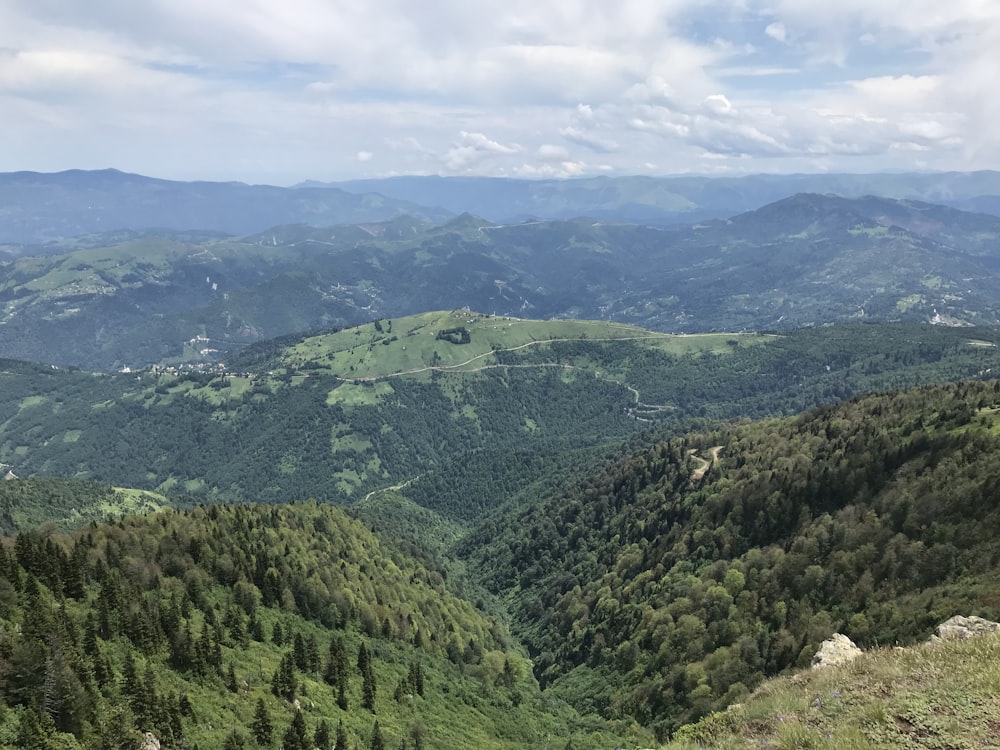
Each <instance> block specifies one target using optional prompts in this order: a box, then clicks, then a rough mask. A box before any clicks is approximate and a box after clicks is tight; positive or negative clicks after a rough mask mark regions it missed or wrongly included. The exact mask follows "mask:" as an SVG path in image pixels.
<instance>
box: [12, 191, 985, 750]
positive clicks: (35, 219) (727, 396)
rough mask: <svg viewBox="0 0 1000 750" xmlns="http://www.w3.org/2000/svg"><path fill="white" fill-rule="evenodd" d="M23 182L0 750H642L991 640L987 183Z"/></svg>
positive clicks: (886, 727) (875, 731)
mask: <svg viewBox="0 0 1000 750" xmlns="http://www.w3.org/2000/svg"><path fill="white" fill-rule="evenodd" d="M6 177H7V178H9V181H8V188H9V192H8V193H7V199H6V202H5V203H3V204H2V205H3V208H2V209H0V241H2V240H3V239H4V238H7V239H8V240H10V241H9V242H8V244H6V245H5V246H4V247H3V249H4V251H5V254H6V258H7V260H5V261H4V262H3V264H2V265H0V474H3V475H5V476H6V477H7V478H8V479H9V480H10V481H7V482H4V483H2V484H0V530H2V531H3V532H4V533H6V534H16V537H7V538H6V539H5V540H0V699H2V703H0V748H3V750H7V748H14V747H18V748H21V747H31V748H34V747H36V746H37V747H39V748H44V750H49V749H50V748H52V747H60V748H67V749H68V750H92V749H93V750H97V749H98V748H101V750H103V748H105V747H122V748H129V750H132V748H135V747H136V746H137V744H138V742H139V741H140V739H139V738H140V737H141V733H143V732H152V733H153V734H154V735H156V736H157V737H158V738H159V739H161V740H163V741H164V742H165V743H167V746H168V747H173V746H177V747H184V746H188V747H193V746H195V745H198V746H201V747H223V746H224V747H226V748H227V750H237V748H246V747H261V748H263V747H273V746H274V745H275V744H276V742H277V741H278V740H279V738H280V740H281V744H282V745H283V746H284V747H286V748H311V747H313V746H317V747H320V746H321V747H324V748H327V747H329V745H330V744H332V741H331V738H332V735H333V734H334V732H335V730H336V734H337V735H338V737H339V739H338V740H337V742H338V745H339V744H347V745H348V746H350V744H351V743H354V744H357V745H358V746H359V747H360V746H364V747H369V748H372V750H379V749H380V748H382V749H383V750H384V748H385V747H386V746H387V745H386V742H387V741H388V742H389V743H390V744H389V745H388V746H390V747H395V746H399V747H403V748H406V750H422V749H423V748H428V750H429V749H430V748H437V747H442V748H443V747H448V748H469V750H472V748H477V749H479V748H490V749H492V748H496V750H501V749H503V750H507V749H508V748H509V749H510V750H513V749H514V748H517V747H525V746H531V745H549V746H554V747H574V748H587V749H589V750H598V749H599V748H604V750H606V748H607V747H614V746H620V747H629V748H638V747H651V746H653V745H654V744H655V743H656V742H657V741H666V740H667V739H668V738H669V737H670V736H671V735H673V734H674V733H675V732H677V730H678V729H679V728H680V727H681V726H682V725H685V724H687V723H688V722H694V721H697V720H699V719H700V718H702V717H704V716H706V715H708V716H711V715H712V713H711V712H713V711H719V710H722V709H724V708H726V707H727V706H729V705H731V704H733V703H734V702H742V701H744V700H745V698H746V697H747V695H748V694H749V693H750V692H751V691H753V690H754V689H755V688H756V687H757V686H758V685H759V684H760V683H761V682H762V681H764V680H766V679H767V678H769V677H771V676H773V675H776V674H780V673H782V672H786V671H788V670H791V669H794V668H796V667H799V666H802V665H804V664H806V663H807V662H808V661H809V659H810V657H811V654H812V653H813V652H814V651H815V648H816V646H817V644H818V643H819V641H821V640H823V639H824V638H826V637H828V636H829V635H830V634H831V633H832V632H834V631H842V632H847V633H848V634H849V635H851V636H852V637H853V638H855V639H856V640H857V641H858V642H859V643H861V644H862V645H864V646H871V645H873V644H875V643H885V642H892V641H899V642H904V643H910V642H913V641H916V640H919V639H922V638H924V637H926V635H927V634H928V632H929V631H930V630H931V629H932V628H933V626H934V625H935V624H937V622H939V621H941V620H943V619H945V618H947V617H949V616H951V615H953V614H956V613H958V612H959V611H960V612H962V613H968V614H980V615H984V616H988V617H993V618H996V617H998V616H1000V607H998V604H997V599H996V596H995V591H996V586H997V581H998V574H997V561H998V560H1000V556H998V551H997V548H996V542H995V540H996V539H997V538H1000V528H998V525H1000V519H998V517H997V513H996V512H995V508H994V505H995V503H994V502H993V501H994V499H995V495H996V488H997V486H998V483H997V479H996V476H997V468H998V467H997V460H996V455H998V454H997V449H998V442H997V441H998V435H1000V422H998V414H1000V395H998V389H997V386H996V384H995V382H993V380H992V378H993V377H994V375H995V373H996V372H1000V360H998V358H997V351H998V347H1000V328H998V325H1000V291H998V290H1000V283H998V281H1000V216H995V215H992V214H990V213H988V212H980V213H977V212H972V211H967V210H963V208H962V207H963V206H964V207H968V206H972V205H976V206H980V207H983V208H987V209H988V208H990V207H991V206H993V205H994V201H995V196H996V195H1000V187H998V185H1000V180H998V178H1000V175H998V174H997V173H975V174H969V175H960V174H946V175H945V174H941V175H906V176H896V175H873V176H864V177H859V176H829V177H788V178H774V177H760V178H745V179H740V180H718V181H712V180H702V179H701V178H685V179H680V178H678V179H676V180H674V179H663V180H647V179H645V178H622V179H611V178H609V179H596V180H580V181H567V182H561V183H557V182H542V181H540V182H537V183H527V182H522V181H496V180H478V179H477V180H464V179H463V180H442V179H439V178H405V179H403V178H400V179H394V180H388V181H385V182H378V183H372V184H369V183H352V184H350V185H346V186H344V187H349V188H351V189H352V190H354V189H357V190H359V191H361V192H359V193H357V194H355V193H352V192H347V191H345V190H342V189H341V188H339V187H320V186H307V187H297V188H272V187H254V186H246V185H237V184H221V183H215V184H209V183H192V184H186V183H169V182H165V181H159V180H151V179H148V178H143V177H139V176H135V175H125V174H122V173H119V172H114V171H105V172H100V173H85V172H72V173H62V174H59V175H37V174H24V173H21V174H17V175H7V176H6ZM19 181H20V182H19ZM2 182H3V180H2V179H0V183H2ZM12 186H13V187H12ZM18 186H19V187H18ZM22 188H23V190H22ZM872 192H876V193H879V196H878V197H875V196H873V195H872V194H871V193H872ZM834 193H840V194H834ZM415 199H419V200H415ZM946 203H949V204H950V205H945V204H946ZM479 208H482V209H484V210H483V211H482V212H480V211H479V210H478V209H479ZM470 209H471V210H470ZM539 217H541V218H539ZM112 222H122V223H121V224H119V225H116V226H115V227H114V228H111V227H109V226H108V224H109V223H112ZM77 231H82V232H84V233H83V234H73V233H74V232H77ZM5 233H6V234H5ZM17 238H20V239H19V240H18V239H17ZM15 240H17V241H15ZM25 360H27V361H25ZM57 365H58V366H57ZM65 365H71V366H72V367H68V368H67V367H64V366H65ZM125 366H129V367H125ZM77 368H83V369H77ZM118 369H123V370H125V371H124V372H107V371H108V370H118ZM100 371H104V372H100ZM917 386H920V387H922V390H907V389H913V388H914V387H917ZM764 418H767V419H764ZM754 420H756V421H754ZM55 477H58V478H55ZM327 506H340V507H337V508H331V507H327ZM124 514H128V515H129V517H128V518H125V519H124V520H117V519H118V518H119V516H121V515H124ZM140 516H141V517H140ZM42 666H43V667H44V668H41V667H42ZM376 683H377V686H376ZM976 700H979V699H978V698H977V699H976ZM976 705H979V704H978V703H977V704H976ZM755 710H756V709H755ZM980 713H982V714H983V716H980V715H979V714H976V715H974V716H965V715H964V714H963V717H964V719H965V720H966V721H967V722H968V723H970V724H971V725H973V729H972V730H970V731H969V733H967V735H963V736H977V737H978V736H986V734H985V733H986V732H988V731H989V725H988V724H987V723H986V722H987V720H992V719H990V718H989V717H987V716H986V713H987V712H980ZM901 715H902V714H901ZM991 716H992V714H990V717H991ZM903 719H905V721H902V720H901V719H900V718H899V716H883V717H877V716H874V714H873V715H872V717H871V726H872V728H871V731H870V732H869V729H868V728H867V725H866V727H865V728H863V729H862V730H859V731H864V732H869V734H870V736H871V738H872V743H874V746H878V742H881V741H882V740H886V741H887V742H888V744H889V746H892V744H893V742H895V741H896V740H899V739H900V738H902V739H903V740H905V739H907V738H910V737H912V736H916V735H917V734H920V733H922V732H925V733H927V734H926V736H933V737H937V738H941V737H945V736H946V735H944V734H942V733H941V732H940V731H939V729H938V728H937V727H939V723H935V722H933V721H931V720H930V719H928V718H927V717H926V716H922V715H910V714H906V715H905V716H903ZM768 721H769V720H767V721H763V720H762V721H761V722H759V726H760V727H763V726H767V727H771V726H772V724H773V722H772V723H768ZM775 721H777V720H775ZM755 726H757V725H755ZM925 726H926V727H927V728H926V730H925V729H923V728H921V729H920V730H919V731H918V730H916V729H914V730H912V731H911V730H910V729H908V728H907V727H925ZM747 731H751V730H747ZM699 732H702V733H703V734H701V735H699V734H698V733H699ZM704 732H708V730H702V729H698V728H695V729H693V730H688V731H687V734H686V735H685V734H684V732H682V733H681V735H680V736H689V737H691V736H707V735H705V734H704ZM752 732H753V738H754V739H756V738H757V737H758V735H760V736H761V737H763V736H764V734H765V733H764V732H763V730H762V729H760V728H759V727H757V729H752ZM744 734H746V731H744ZM768 736H770V735H768ZM789 736H791V735H789ZM866 736H868V735H866ZM921 736H923V735H921ZM39 738H40V739H39ZM796 738H798V735H796ZM886 738H888V739H886ZM8 739H9V742H8ZM36 739H38V741H37V742H36ZM5 742H6V743H8V744H4V743H5ZM944 746H947V745H944Z"/></svg>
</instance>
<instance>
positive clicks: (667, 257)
mask: <svg viewBox="0 0 1000 750" xmlns="http://www.w3.org/2000/svg"><path fill="white" fill-rule="evenodd" d="M998 238H1000V218H996V217H992V216H987V215H983V214H970V213H966V212H962V211H958V210H954V209H949V208H946V207H942V206H935V205H933V204H926V203H917V202H913V201H894V200H888V199H882V198H870V197H869V198H859V199H845V198H837V197H835V196H823V195H814V194H803V195H797V196H793V197H791V198H787V199H784V200H782V201H779V202H777V203H773V204H770V205H768V206H765V207H763V208H760V209H757V210H755V211H752V212H749V213H744V214H740V215H738V216H734V217H733V218H731V219H727V220H718V221H710V222H704V223H701V224H696V225H693V226H690V227H687V228H682V229H671V230H662V229H656V228H651V227H642V226H636V225H629V224H606V223H601V222H594V221H592V220H586V221H583V220H580V221H569V222H564V221H554V222H531V223H527V224H518V225H507V226H499V225H493V224H490V223H488V222H486V221H484V220H481V219H476V218H475V217H473V216H470V215H463V216H459V217H456V218H455V219H453V220H451V221H449V222H448V223H445V224H443V225H440V226H432V225H428V224H425V223H421V222H419V221H416V220H414V219H411V218H407V217H401V218H398V219H394V220H392V221H390V222H379V223H374V224H362V225H354V226H344V227H331V228H326V229H317V228H311V227H305V226H284V227H276V228H273V229H271V230H268V231H266V232H263V233H259V234H255V235H249V236H245V237H242V238H227V239H218V238H208V239H202V240H197V239H195V241H191V239H190V238H189V239H183V238H179V237H176V236H171V235H167V236H162V237H160V236H153V235H141V236H136V237H130V238H128V239H127V240H126V241H124V242H117V243H116V244H112V245H108V246H90V247H87V248H84V249H79V250H75V251H72V252H68V253H65V254H62V255H59V256H54V257H40V258H34V257H32V258H22V259H19V260H17V261H15V262H13V263H10V264H8V265H6V266H3V267H0V305H2V308H0V310H2V315H0V354H3V355H5V356H8V357H13V358H19V359H26V360H34V361H46V362H51V363H55V364H59V365H70V366H82V367H87V368H91V369H105V368H111V367H117V368H120V367H122V366H124V365H131V366H143V365H146V364H150V363H156V362H163V363H165V364H166V363H174V364H176V363H179V362H185V361H187V362H203V361H211V360H213V359H218V358H224V357H225V355H226V353H227V352H228V351H230V350H232V349H234V348H237V347H239V346H241V345H244V344H247V343H250V342H252V341H255V340H259V339H266V338H271V337H274V336H279V335H282V334H285V333H291V332H295V331H302V330H309V329H322V328H330V327H342V326H346V325H354V324H357V323H361V322H364V321H370V320H373V319H375V318H379V317H399V316H402V315H412V314H416V313H419V312H422V311H425V310H433V309H453V308H462V307H469V308H471V309H476V310H484V311H487V312H496V313H497V314H499V315H504V316H511V315H516V316H530V317H536V318H584V319H605V320H613V321H620V322H625V323H631V324H635V325H641V326H643V327H647V328H652V329H657V330H661V331H674V332H697V331H712V330H716V331H725V330H736V331H739V330H777V329H789V328H795V327H802V326H810V325H823V324H827V323H833V322H843V321H848V320H856V319H866V320H867V319H875V320H908V321H932V322H938V323H944V324H949V325H968V324H995V323H997V322H1000V294H998V291H997V290H998V288H1000V286H998V285H997V283H996V278H997V273H998V270H1000V256H998V245H997V242H998Z"/></svg>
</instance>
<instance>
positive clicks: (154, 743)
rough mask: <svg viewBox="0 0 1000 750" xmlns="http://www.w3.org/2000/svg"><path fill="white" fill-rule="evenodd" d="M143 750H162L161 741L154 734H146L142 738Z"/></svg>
mask: <svg viewBox="0 0 1000 750" xmlns="http://www.w3.org/2000/svg"><path fill="white" fill-rule="evenodd" d="M140 747H141V748H142V750H160V741H159V739H157V737H156V735H155V734H153V733H152V732H146V733H145V734H144V735H143V736H142V745H140Z"/></svg>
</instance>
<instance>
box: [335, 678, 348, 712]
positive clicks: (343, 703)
mask: <svg viewBox="0 0 1000 750" xmlns="http://www.w3.org/2000/svg"><path fill="white" fill-rule="evenodd" d="M346 682H347V680H346V679H343V680H341V681H340V684H339V685H337V707H338V708H339V709H340V710H341V711H346V710H347V689H346V687H345V683H346Z"/></svg>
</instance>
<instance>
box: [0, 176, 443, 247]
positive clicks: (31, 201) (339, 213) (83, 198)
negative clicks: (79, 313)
mask: <svg viewBox="0 0 1000 750" xmlns="http://www.w3.org/2000/svg"><path fill="white" fill-rule="evenodd" d="M0 206H2V207H3V208H2V209H0V243H7V244H8V245H17V244H26V245H31V246H37V245H44V244H45V243H48V242H59V241H61V240H64V239H65V238H70V237H76V236H77V235H84V234H89V233H94V232H108V231H115V230H139V229H148V228H151V227H158V228H163V229H170V230H215V231H218V232H226V233H228V234H248V233H250V232H257V231H261V230H263V229H267V228H268V227H271V226H275V225H278V224H293V223H307V224H312V225H317V226H329V225H333V224H349V223H356V222H366V221H383V220H386V219H391V218H393V217H395V216H399V215H402V214H408V215H411V216H417V217H422V218H426V219H430V220H433V221H440V220H443V219H445V218H446V217H447V216H448V212H445V211H441V210H440V209H432V208H427V207H425V206H421V205H417V204H415V203H410V202H408V201H399V200H396V199H393V198H387V197H385V196H382V195H375V194H371V193H365V194H354V193H347V192H344V191H342V190H336V189H334V190H328V189H327V190H319V189H313V190H310V189H306V190H301V189H298V190H293V189H291V188H281V187H274V186H270V185H246V184H243V183H238V182H176V181H171V180H160V179H155V178H152V177H144V176H142V175H137V174H128V173H125V172H119V171H118V170H115V169H105V170H99V171H82V170H70V171H67V172H56V173H39V172H6V173H0ZM30 249H32V250H34V249H33V248H30ZM8 252H18V253H19V254H20V253H23V252H24V249H17V248H8ZM43 252H44V249H43Z"/></svg>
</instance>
